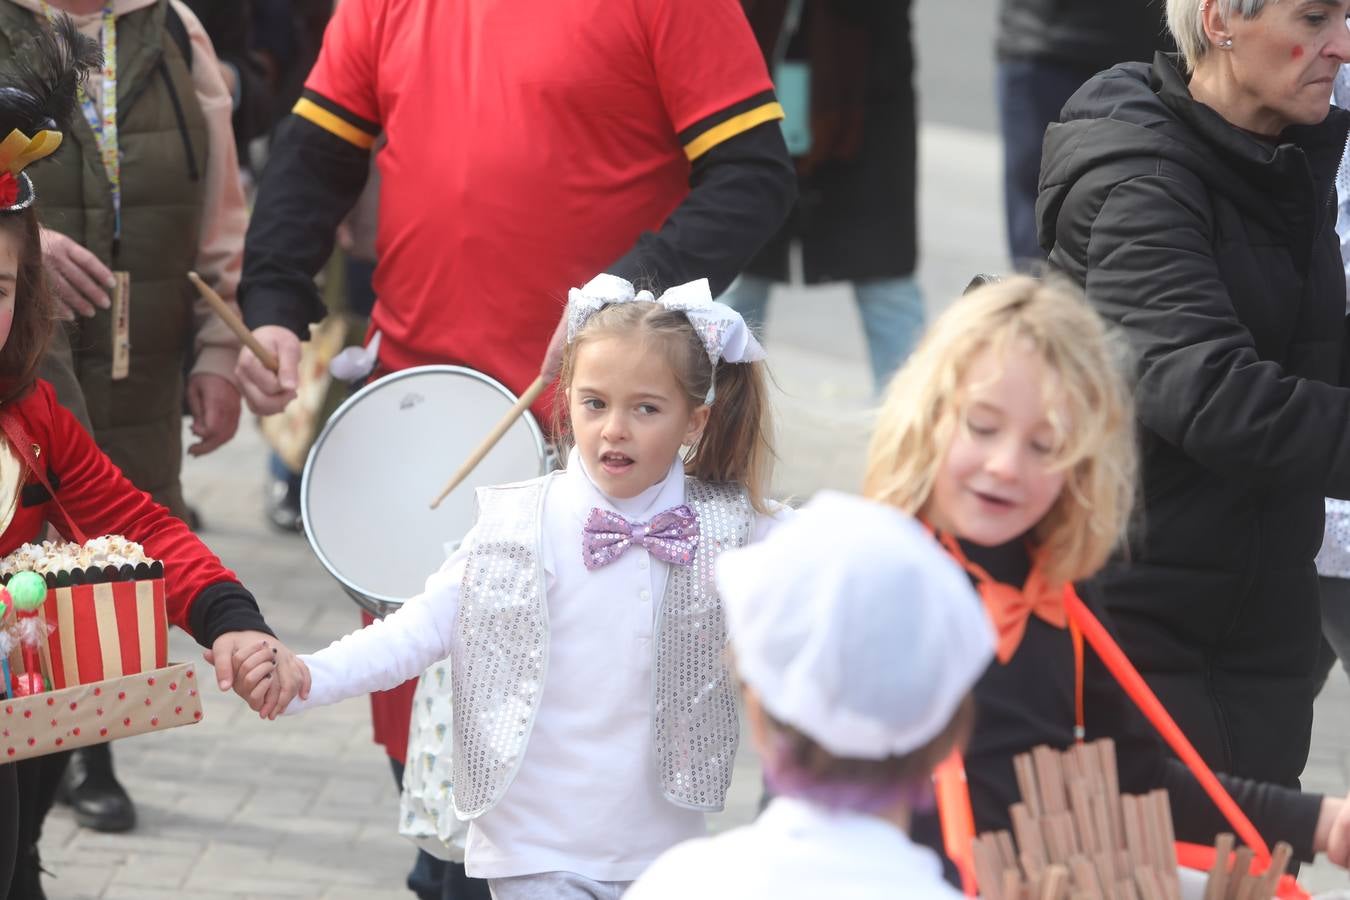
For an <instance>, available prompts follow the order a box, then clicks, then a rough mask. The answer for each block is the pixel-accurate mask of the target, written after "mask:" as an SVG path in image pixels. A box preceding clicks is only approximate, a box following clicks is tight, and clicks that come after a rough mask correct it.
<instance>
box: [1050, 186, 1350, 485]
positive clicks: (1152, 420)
mask: <svg viewBox="0 0 1350 900" xmlns="http://www.w3.org/2000/svg"><path fill="white" fill-rule="evenodd" d="M1075 190H1078V188H1075ZM1086 205H1087V204H1084V203H1080V204H1077V206H1079V207H1084V206H1086ZM1067 206H1068V204H1066V208H1067ZM1089 215H1090V216H1091V220H1090V221H1075V222H1065V221H1061V222H1060V223H1059V225H1057V229H1059V230H1061V231H1062V230H1063V229H1064V228H1066V227H1067V228H1069V229H1071V230H1072V231H1073V232H1074V233H1077V234H1087V235H1088V237H1087V240H1086V258H1085V259H1084V260H1081V261H1079V262H1081V263H1082V264H1083V265H1084V266H1085V268H1086V284H1085V289H1086V292H1087V296H1088V298H1089V299H1090V300H1091V301H1092V303H1093V305H1094V306H1095V307H1096V308H1097V310H1098V311H1099V312H1100V313H1101V314H1102V315H1103V316H1104V317H1105V318H1106V319H1107V320H1108V321H1110V322H1113V323H1114V324H1115V325H1117V326H1118V327H1119V328H1120V329H1122V330H1123V331H1124V333H1125V336H1126V337H1127V338H1128V340H1129V343H1130V347H1131V350H1132V351H1133V352H1134V354H1135V356H1136V373H1137V376H1138V382H1137V385H1136V388H1135V400H1136V404H1137V409H1138V417H1139V421H1140V423H1141V424H1142V425H1143V426H1144V427H1146V428H1148V429H1150V430H1151V431H1153V432H1154V433H1155V434H1157V435H1158V436H1159V437H1160V438H1162V439H1163V440H1164V441H1166V442H1167V443H1169V444H1171V445H1173V446H1175V447H1178V448H1180V449H1181V450H1182V451H1183V452H1184V453H1185V454H1186V455H1187V456H1189V457H1191V458H1192V459H1194V460H1196V461H1198V462H1199V463H1201V464H1202V465H1204V466H1206V467H1207V468H1209V469H1211V470H1213V471H1214V472H1217V473H1220V474H1222V475H1225V476H1227V477H1230V478H1240V479H1245V480H1247V481H1248V482H1249V483H1251V484H1253V485H1254V486H1272V485H1279V484H1299V485H1306V486H1309V487H1314V486H1315V487H1316V488H1317V489H1319V490H1320V491H1321V492H1322V493H1323V494H1325V495H1327V496H1332V497H1350V390H1346V389H1344V388H1341V387H1337V386H1335V385H1331V384H1327V383H1325V382H1321V381H1316V380H1313V379H1308V378H1300V377H1297V376H1294V375H1290V374H1287V373H1286V372H1285V371H1284V370H1283V368H1282V367H1281V366H1280V365H1279V364H1278V363H1275V362H1272V361H1270V360H1264V359H1261V358H1260V356H1259V355H1258V354H1257V351H1256V347H1255V344H1254V342H1253V339H1252V335H1251V333H1250V332H1249V331H1248V329H1247V328H1246V327H1245V326H1244V325H1243V324H1242V322H1241V321H1240V320H1239V318H1238V315H1237V312H1236V311H1235V309H1234V307H1233V303H1232V300H1231V299H1230V297H1229V294H1228V291H1227V289H1226V288H1225V286H1224V284H1223V282H1222V280H1221V279H1220V277H1219V271H1218V266H1217V263H1216V262H1215V259H1214V251H1213V247H1212V245H1211V240H1210V235H1211V233H1212V230H1213V223H1212V221H1211V219H1212V214H1211V211H1210V209H1209V206H1208V202H1207V200H1206V198H1205V196H1204V193H1203V190H1202V188H1201V187H1200V186H1199V184H1198V183H1195V184H1192V183H1189V182H1186V181H1183V180H1181V179H1179V178H1173V177H1170V176H1168V175H1165V174H1151V175H1144V176H1138V177H1134V178H1131V179H1129V180H1126V181H1124V182H1122V183H1120V184H1118V185H1116V186H1115V187H1113V188H1111V189H1110V190H1109V192H1108V193H1107V194H1106V196H1105V199H1104V201H1103V202H1102V205H1101V208H1100V210H1097V211H1095V212H1092V211H1089V210H1087V209H1082V210H1081V211H1080V213H1079V214H1078V218H1085V217H1087V216H1089ZM1061 218H1062V219H1063V218H1067V217H1061ZM1067 239H1068V240H1069V242H1070V244H1072V238H1071V237H1069V238H1067ZM1079 246H1082V244H1079ZM1052 261H1053V258H1052Z"/></svg>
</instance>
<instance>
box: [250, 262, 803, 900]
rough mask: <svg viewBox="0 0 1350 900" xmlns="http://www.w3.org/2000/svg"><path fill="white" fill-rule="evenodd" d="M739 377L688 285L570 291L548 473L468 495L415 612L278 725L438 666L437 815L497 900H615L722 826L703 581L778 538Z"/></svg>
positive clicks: (321, 666)
mask: <svg viewBox="0 0 1350 900" xmlns="http://www.w3.org/2000/svg"><path fill="white" fill-rule="evenodd" d="M763 358H764V351H763V349H762V348H761V347H760V345H759V343H758V342H757V341H756V340H755V338H754V337H753V336H752V335H751V334H750V332H749V330H748V329H747V327H746V325H745V322H744V321H743V320H742V319H741V317H740V316H739V314H737V313H736V312H735V311H734V310H732V309H731V308H730V307H727V306H725V305H723V304H721V303H716V302H714V301H713V300H712V298H711V296H710V294H709V290H708V284H707V282H706V281H696V282H692V283H690V284H686V285H683V286H681V287H677V288H674V289H672V290H670V291H667V292H666V293H665V294H664V295H663V296H662V297H660V299H654V298H653V297H652V295H651V294H650V293H648V292H646V291H642V292H635V291H634V289H633V286H632V285H631V284H629V283H628V282H626V281H624V280H622V279H619V278H615V277H613V276H608V275H601V276H598V277H597V278H595V279H593V280H592V281H591V282H590V283H589V284H587V285H586V287H584V288H581V289H580V290H573V291H572V292H571V295H570V297H569V302H568V345H567V348H566V351H565V354H564V358H563V366H562V374H561V377H560V387H559V392H558V404H557V406H558V410H559V415H558V417H557V419H558V421H557V423H556V425H557V431H556V434H558V435H559V436H560V438H561V439H562V440H563V441H564V442H566V443H567V444H568V445H570V449H569V452H568V454H567V466H566V468H565V469H564V470H562V471H559V472H555V473H552V474H550V475H546V476H544V477H543V478H538V479H534V480H532V481H526V482H521V483H518V484H509V485H502V486H499V487H494V488H486V489H482V490H480V491H479V492H478V518H477V522H476V523H475V525H474V527H473V529H472V530H470V532H469V533H468V534H467V535H466V536H465V538H464V540H463V542H462V544H461V545H460V547H459V549H458V550H457V551H455V553H454V554H453V555H452V556H451V557H450V558H449V560H448V561H447V562H446V563H445V565H444V566H442V567H441V569H440V571H438V572H437V573H435V574H434V575H432V576H431V577H430V578H429V579H428V580H427V584H426V589H425V590H424V591H423V593H422V594H420V595H419V596H417V597H415V598H413V599H412V600H409V601H408V602H407V603H405V604H403V606H402V607H401V608H400V609H399V610H398V611H397V612H395V613H393V614H392V615H390V616H389V617H387V618H385V619H384V620H382V621H378V622H375V623H374V624H372V625H370V626H369V627H367V628H364V629H361V630H360V631H357V632H354V633H353V634H350V635H348V636H347V637H345V638H343V639H341V640H340V641H337V642H335V643H334V644H332V645H331V646H329V647H328V648H327V649H325V650H321V651H319V652H318V653H315V654H313V655H312V656H306V657H303V658H302V659H303V661H304V662H305V663H306V664H307V665H308V666H309V669H310V672H311V674H312V679H313V683H312V688H311V691H310V694H309V698H308V700H306V701H297V702H295V703H293V704H292V705H291V707H290V709H289V710H288V712H294V711H296V710H300V709H307V708H309V707H312V706H320V705H323V704H326V703H333V702H335V701H338V700H341V699H344V698H347V697H355V696H359V695H362V694H366V693H369V692H371V691H377V690H383V689H387V688H391V687H393V686H394V685H397V684H400V683H402V682H403V681H406V680H407V679H408V678H411V677H413V676H415V675H417V674H418V673H420V672H421V671H422V670H423V669H425V668H427V667H428V666H429V665H431V664H433V663H435V662H437V661H439V660H441V659H444V658H446V657H449V659H450V664H451V669H452V676H451V678H452V683H453V690H454V704H453V705H454V721H453V746H454V761H453V772H454V785H453V801H452V802H453V804H454V814H455V815H457V816H458V817H459V818H460V819H462V820H467V821H468V822H469V823H470V824H469V831H468V838H467V847H466V851H465V861H466V867H467V870H468V874H469V875H470V876H473V877H478V878H486V879H488V881H489V885H490V887H491V889H492V893H493V896H494V897H495V898H498V900H517V898H536V897H538V898H550V900H552V898H564V900H565V898H573V897H576V898H610V897H614V898H618V897H619V896H620V895H621V894H622V893H623V892H624V890H625V889H626V888H627V887H628V885H629V883H631V882H632V881H633V880H634V879H636V878H637V877H638V875H640V874H641V873H642V871H643V870H644V869H645V868H646V867H647V866H648V864H650V863H651V862H652V861H653V860H654V859H656V857H657V856H659V855H660V854H661V853H662V852H663V851H665V850H666V849H668V848H670V847H672V846H674V845H675V844H677V843H679V842H680V841H683V840H686V839H688V838H690V837H695V836H698V835H701V834H702V833H703V832H704V814H705V813H706V812H710V811H717V810H720V809H721V808H722V805H723V801H724V799H725V797H726V792H727V788H728V786H729V785H730V783H731V772H732V763H733V761H734V758H735V755H736V745H737V740H738V734H737V730H738V726H737V710H736V696H735V692H734V690H733V686H732V682H731V680H730V676H729V673H728V671H727V668H726V660H725V658H724V649H725V645H726V640H727V636H726V625H725V621H724V618H723V612H722V604H721V601H720V599H719V597H718V592H717V586H716V582H715V580H714V577H713V564H714V562H715V561H716V560H717V558H718V556H719V555H720V554H721V553H722V552H723V551H725V550H729V549H733V548H738V547H743V546H745V545H746V544H748V543H751V542H753V541H757V540H759V539H760V538H761V537H763V536H764V535H765V534H767V533H768V531H769V530H770V529H771V528H772V527H773V525H774V524H775V522H776V518H775V516H777V515H781V513H780V512H778V511H777V510H772V511H771V510H770V508H769V505H768V503H767V502H766V500H765V497H764V490H765V487H766V485H767V476H768V469H769V461H770V458H771V452H770V448H769V446H768V441H767V431H768V424H769V423H768V411H767V402H766V400H767V398H766V387H765V380H764V375H763V372H762V365H761V363H760V362H759V361H760V360H762V359H763ZM244 677H246V676H244Z"/></svg>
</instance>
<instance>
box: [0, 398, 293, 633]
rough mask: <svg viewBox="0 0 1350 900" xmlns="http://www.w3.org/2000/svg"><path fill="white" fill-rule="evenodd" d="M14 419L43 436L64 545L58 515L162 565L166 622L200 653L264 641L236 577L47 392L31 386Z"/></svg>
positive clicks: (258, 618)
mask: <svg viewBox="0 0 1350 900" xmlns="http://www.w3.org/2000/svg"><path fill="white" fill-rule="evenodd" d="M19 417H20V418H21V419H22V420H23V421H24V424H25V427H26V428H27V430H28V432H29V434H30V435H31V436H32V437H34V438H35V439H39V440H40V438H39V436H40V435H45V436H46V441H45V443H46V446H45V447H43V448H42V449H43V450H44V451H45V455H46V457H47V458H48V459H49V465H50V467H51V469H52V471H53V472H54V473H55V474H56V475H57V479H56V480H57V482H59V485H57V484H54V487H55V490H56V500H58V501H59V502H60V506H61V508H60V509H58V508H57V507H56V504H50V506H51V508H50V509H49V510H48V512H47V519H48V521H50V522H52V523H53V524H54V525H55V526H56V529H57V530H58V531H60V532H61V534H62V535H63V536H64V537H65V538H67V539H68V540H73V539H74V538H75V535H74V534H73V533H72V529H71V528H70V521H68V520H67V519H66V517H65V515H63V514H62V511H61V510H62V509H64V510H65V512H66V513H69V515H70V520H73V521H74V523H75V524H76V525H78V526H79V528H80V530H81V531H83V532H84V533H85V536H86V537H98V536H101V535H107V534H120V535H122V536H123V537H126V538H128V539H129V540H132V541H135V542H137V543H138V544H140V545H141V546H143V547H144V548H145V551H146V553H147V554H148V555H149V556H150V557H152V558H154V559H158V560H160V561H162V562H163V563H164V586H165V594H166V597H165V599H166V601H167V606H168V614H169V622H170V623H171V624H173V625H177V626H178V627H179V628H181V629H183V630H184V631H186V632H188V633H189V634H191V635H192V636H193V637H194V638H196V640H197V642H198V643H199V644H201V645H202V646H203V647H209V646H211V645H212V644H213V643H214V642H215V640H216V638H218V637H220V636H221V635H222V634H225V633H226V632H230V631H261V632H264V633H266V634H272V631H271V629H269V628H268V627H267V623H266V622H265V621H263V617H262V613H261V612H259V611H258V604H257V602H256V601H255V600H254V599H253V595H252V594H250V593H249V592H248V590H247V589H245V588H244V586H243V585H242V584H240V583H239V579H238V577H237V576H236V575H235V574H234V573H233V572H231V571H230V570H229V569H227V568H225V566H224V565H223V564H222V563H221V561H220V559H219V558H218V557H216V555H215V554H214V553H212V552H211V551H210V550H209V549H207V547H206V545H205V544H203V543H202V542H201V539H199V538H198V537H197V536H196V535H195V534H193V533H192V532H191V531H190V530H189V529H188V527H187V526H186V525H184V524H183V522H182V521H181V520H179V519H177V518H175V517H174V516H172V515H170V514H169V511H168V510H167V509H165V508H164V507H162V506H160V505H159V504H158V503H155V502H154V501H153V500H151V499H150V495H149V494H146V493H144V492H143V491H140V490H137V489H136V487H135V486H134V485H133V484H132V483H131V482H130V481H128V480H127V477H126V476H125V475H123V474H122V472H121V470H120V469H118V468H117V467H116V466H115V465H113V463H112V460H110V459H108V457H107V455H106V454H104V453H103V451H102V450H100V449H99V448H98V446H97V445H96V444H95V443H94V439H93V438H92V437H90V436H89V433H88V432H86V431H85V430H84V428H83V427H81V426H80V424H79V422H77V421H76V420H75V417H74V416H73V415H71V413H70V412H69V411H68V410H67V409H66V408H65V407H63V406H61V405H60V404H59V403H57V401H56V395H55V393H54V392H53V390H52V387H51V385H49V384H47V383H46V382H38V386H37V388H36V389H35V391H34V393H33V394H31V395H30V396H29V397H27V398H26V399H25V400H24V401H23V402H22V404H21V408H20V413H19ZM39 446H41V444H39Z"/></svg>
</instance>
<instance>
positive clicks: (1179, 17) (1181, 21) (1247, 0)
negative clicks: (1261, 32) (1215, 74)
mask: <svg viewBox="0 0 1350 900" xmlns="http://www.w3.org/2000/svg"><path fill="white" fill-rule="evenodd" d="M1209 2H1210V3H1217V4H1218V6H1219V13H1220V14H1221V15H1222V16H1223V20H1224V21H1225V22H1226V21H1228V18H1229V17H1230V16H1232V15H1233V14H1235V13H1236V14H1237V15H1239V16H1241V17H1242V18H1244V19H1255V18H1256V17H1257V16H1259V15H1261V12H1262V10H1264V9H1265V8H1266V5H1267V4H1269V3H1279V2H1280V0H1209ZM1204 9H1205V2H1204V0H1167V30H1168V31H1170V32H1172V39H1173V40H1174V41H1176V42H1177V49H1178V50H1180V51H1181V58H1182V59H1183V60H1185V61H1186V69H1187V70H1188V71H1191V72H1194V71H1195V67H1196V65H1197V64H1198V63H1199V62H1200V60H1201V58H1203V57H1204V55H1205V54H1206V53H1208V52H1209V36H1208V35H1206V34H1205V21H1204Z"/></svg>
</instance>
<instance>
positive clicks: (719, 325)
mask: <svg viewBox="0 0 1350 900" xmlns="http://www.w3.org/2000/svg"><path fill="white" fill-rule="evenodd" d="M640 300H642V301H647V302H649V303H650V302H655V303H659V304H660V305H662V306H664V307H665V308H666V309H669V310H674V311H676V312H682V313H684V314H685V315H686V316H687V317H688V318H689V324H691V325H693V326H694V332H695V333H696V334H697V335H698V336H699V339H700V340H702V341H703V346H704V348H705V349H706V350H707V351H708V359H709V360H710V361H711V362H712V364H713V366H714V367H716V366H717V363H718V361H719V360H724V361H726V362H729V363H749V362H758V361H759V360H761V359H764V356H765V354H764V348H763V347H761V346H760V344H759V341H757V340H755V336H754V335H753V334H751V333H750V327H749V326H748V325H746V324H745V319H742V318H741V314H740V313H738V312H736V310H734V309H732V308H731V307H730V306H727V305H726V304H725V303H718V302H717V301H716V300H714V299H713V298H712V290H711V289H710V288H709V287H708V279H706V278H700V279H698V280H697V281H691V282H688V283H687V284H681V285H678V286H676V287H673V288H671V289H670V290H668V291H666V292H665V293H664V294H662V295H661V296H660V297H654V296H652V292H651V291H638V290H635V289H634V287H633V285H632V283H631V282H629V281H627V280H625V279H623V278H620V277H618V276H617V275H597V276H595V277H594V278H592V279H591V280H590V281H588V282H587V283H586V286H585V287H580V288H572V290H570V291H569V292H568V294H567V342H568V343H569V344H570V343H572V342H573V341H575V340H576V338H577V335H578V334H580V333H581V329H582V328H583V327H585V325H586V323H587V322H588V321H589V320H590V318H591V316H593V315H595V314H596V313H598V312H599V311H600V310H602V309H604V308H605V307H606V306H611V305H613V304H615V303H633V302H635V301H640ZM712 400H713V390H712V389H711V388H709V390H708V398H707V402H708V403H712Z"/></svg>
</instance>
